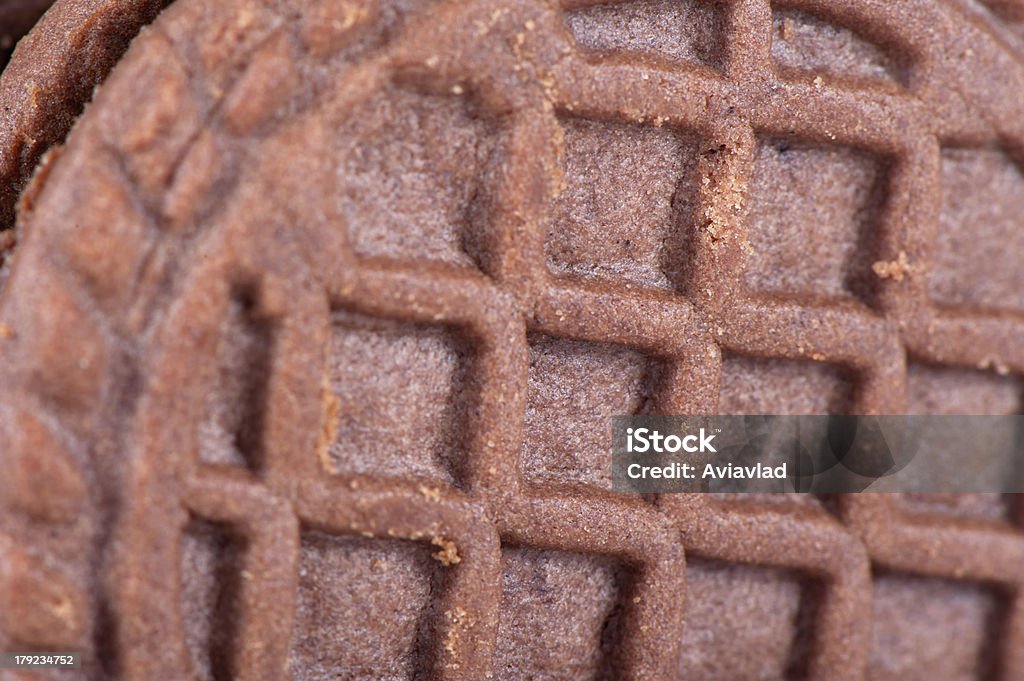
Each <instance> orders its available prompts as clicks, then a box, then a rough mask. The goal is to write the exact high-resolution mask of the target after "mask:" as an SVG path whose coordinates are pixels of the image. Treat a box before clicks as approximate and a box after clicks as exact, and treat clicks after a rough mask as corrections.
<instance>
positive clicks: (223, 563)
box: [181, 518, 245, 681]
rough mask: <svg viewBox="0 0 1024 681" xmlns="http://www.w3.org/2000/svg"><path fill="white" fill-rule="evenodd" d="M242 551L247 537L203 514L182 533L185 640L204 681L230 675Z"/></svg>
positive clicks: (193, 520)
mask: <svg viewBox="0 0 1024 681" xmlns="http://www.w3.org/2000/svg"><path fill="white" fill-rule="evenodd" d="M244 551H245V541H244V540H243V539H242V538H241V537H238V536H236V535H234V534H232V532H231V531H230V529H229V528H228V527H227V526H225V525H221V524H218V523H213V522H210V521H207V520H202V519H200V518H193V519H192V520H191V522H190V523H189V524H188V527H187V528H186V529H185V532H184V534H183V535H182V544H181V555H182V558H181V562H182V564H181V589H182V591H181V608H182V616H183V618H184V621H185V622H188V623H189V626H187V627H186V628H185V644H186V646H187V647H188V651H189V654H190V655H191V657H192V662H193V664H194V668H195V670H196V672H197V673H198V675H199V676H198V678H199V679H201V680H202V681H212V680H213V679H222V678H228V677H229V676H230V673H231V671H230V670H231V657H230V655H231V646H232V644H233V643H234V634H235V629H236V627H237V625H238V621H237V614H238V606H239V601H238V598H239V589H240V582H239V580H240V579H242V575H241V570H242V563H241V561H242V556H243V553H244Z"/></svg>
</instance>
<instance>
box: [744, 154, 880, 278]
mask: <svg viewBox="0 0 1024 681" xmlns="http://www.w3.org/2000/svg"><path fill="white" fill-rule="evenodd" d="M885 175H886V173H885V172H884V169H883V167H882V165H881V164H880V162H879V161H878V160H877V159H876V158H874V157H873V156H871V155H869V154H866V153H863V152H860V151H857V150H854V149H852V148H848V147H837V146H825V147H811V146H805V145H801V144H799V143H797V142H792V141H787V140H783V139H768V140H761V141H759V143H758V148H757V158H756V161H755V164H754V170H753V174H752V177H751V181H750V215H749V219H748V220H749V222H748V224H749V235H750V245H751V246H752V247H753V253H751V254H750V255H749V256H748V258H747V268H746V284H747V286H748V287H749V288H751V289H753V290H758V291H771V292H779V293H803V294H808V295H813V296H828V297H848V296H851V295H854V296H860V297H869V296H870V295H871V291H872V290H873V286H874V280H873V277H875V275H874V274H873V273H872V271H871V263H872V260H873V258H872V254H873V253H874V252H875V248H874V246H873V244H874V241H875V238H876V237H875V232H876V229H877V223H878V220H879V217H880V213H881V208H882V206H883V205H884V203H885V201H884V198H885V197H884V192H885V186H884V179H885Z"/></svg>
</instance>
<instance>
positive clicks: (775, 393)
mask: <svg viewBox="0 0 1024 681" xmlns="http://www.w3.org/2000/svg"><path fill="white" fill-rule="evenodd" d="M852 393H853V382H852V381H851V378H850V376H849V372H848V371H847V370H846V369H845V368H844V367H841V366H838V365H834V364H826V363H823V362H811V361H801V360H785V359H774V358H763V357H746V356H742V355H733V354H726V355H725V356H724V357H723V359H722V388H721V392H720V397H719V402H718V411H719V413H721V414H842V413H846V412H848V411H849V409H850V404H851V399H852Z"/></svg>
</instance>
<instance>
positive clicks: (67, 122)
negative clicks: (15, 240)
mask: <svg viewBox="0 0 1024 681" xmlns="http://www.w3.org/2000/svg"><path fill="white" fill-rule="evenodd" d="M169 1H170V0H57V2H56V3H53V2H52V0H50V1H47V2H38V1H33V0H27V1H26V0H13V1H8V2H2V3H0V27H9V28H7V29H5V30H10V31H11V32H12V33H11V35H12V36H15V35H16V36H19V37H20V35H21V34H20V33H18V32H17V31H19V30H21V31H24V30H27V29H28V27H29V26H30V25H31V22H34V21H35V20H36V19H37V18H39V15H40V14H42V12H43V10H45V9H46V8H47V7H49V6H50V5H51V4H53V5H54V6H53V8H52V9H51V11H49V12H48V13H47V14H46V16H45V17H43V19H42V20H40V22H39V24H38V25H37V26H36V27H35V29H34V30H33V31H32V32H31V33H30V34H29V35H28V36H26V38H25V39H24V40H23V41H21V42H20V43H19V44H18V49H17V50H16V51H15V53H14V55H13V57H12V58H11V62H10V64H8V65H7V67H6V68H4V70H3V73H2V75H0V230H4V229H8V228H10V227H12V226H13V224H14V207H15V203H16V202H17V200H18V195H19V194H20V193H21V192H22V191H23V190H24V188H25V185H26V184H27V182H28V179H29V177H30V176H31V175H32V173H33V171H34V170H35V168H36V166H37V164H38V163H39V161H40V159H41V157H42V156H43V154H44V152H46V150H47V149H50V148H51V147H52V146H53V145H55V144H57V143H59V142H60V141H62V140H63V139H64V136H65V135H67V133H68V131H69V130H70V129H71V126H72V125H73V124H74V122H75V119H76V118H77V117H78V115H79V114H80V113H81V112H82V108H83V107H84V106H85V104H86V103H87V102H88V101H89V99H90V98H91V97H92V93H93V90H94V89H95V88H96V86H97V85H99V83H100V82H102V80H103V78H104V77H105V76H106V74H107V73H109V71H110V69H111V68H113V66H114V64H115V63H117V61H118V60H119V59H120V58H121V56H122V55H123V54H124V51H125V50H126V49H127V48H128V45H129V43H130V42H131V40H132V38H134V37H135V35H136V34H137V33H138V31H139V29H140V28H142V27H143V26H144V25H146V24H147V23H149V22H150V21H152V19H153V18H154V17H155V16H156V15H157V13H158V12H159V11H160V9H161V8H162V7H163V6H164V5H166V4H168V2H169ZM8 22H10V23H8ZM2 35H3V33H2V32H0V39H2ZM12 46H13V43H12ZM8 238H9V237H8ZM0 264H2V261H0Z"/></svg>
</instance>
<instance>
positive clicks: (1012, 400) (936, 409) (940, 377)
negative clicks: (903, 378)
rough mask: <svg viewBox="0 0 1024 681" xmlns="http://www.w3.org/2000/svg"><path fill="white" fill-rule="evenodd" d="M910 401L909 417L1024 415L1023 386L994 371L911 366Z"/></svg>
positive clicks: (925, 365) (913, 364) (908, 383)
mask: <svg viewBox="0 0 1024 681" xmlns="http://www.w3.org/2000/svg"><path fill="white" fill-rule="evenodd" d="M907 400H908V413H910V414H935V415H956V414H977V415H985V414H988V415H1011V414H1020V413H1024V383H1022V382H1021V379H1020V378H1019V377H1017V376H1012V375H1005V376H1001V375H999V373H997V372H996V371H991V370H989V371H981V370H975V369H967V368H958V367H944V366H936V365H931V364H921V363H918V362H911V363H909V364H908V365H907Z"/></svg>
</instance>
